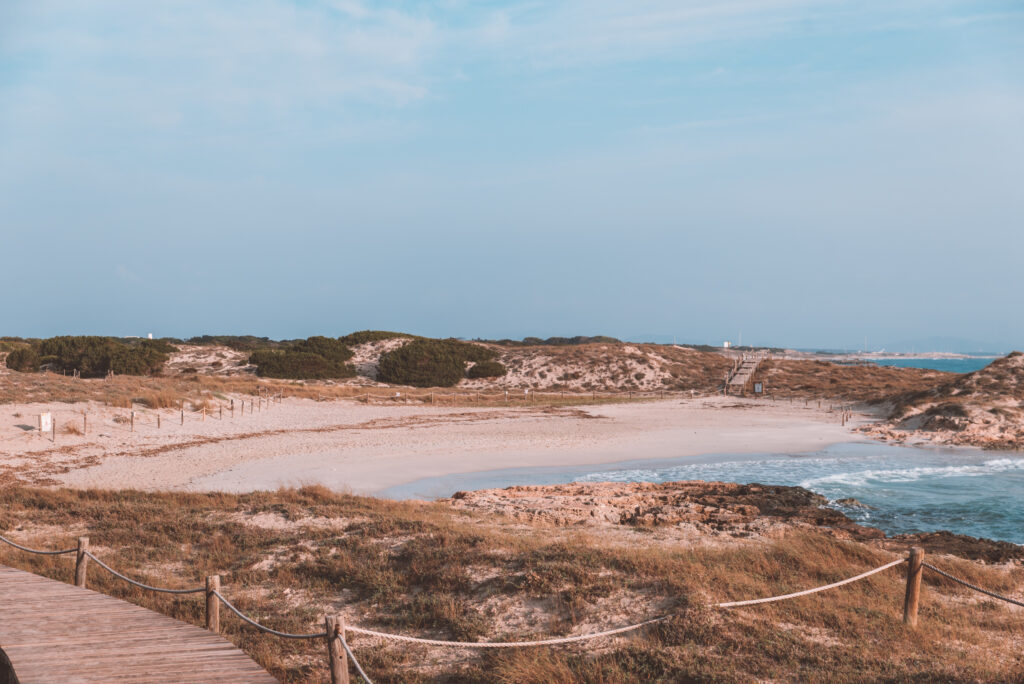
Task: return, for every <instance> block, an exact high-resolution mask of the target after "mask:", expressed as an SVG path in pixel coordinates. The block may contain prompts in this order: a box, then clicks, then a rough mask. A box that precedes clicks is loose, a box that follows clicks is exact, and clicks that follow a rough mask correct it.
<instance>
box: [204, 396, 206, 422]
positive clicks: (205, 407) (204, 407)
mask: <svg viewBox="0 0 1024 684" xmlns="http://www.w3.org/2000/svg"><path fill="white" fill-rule="evenodd" d="M203 401H205V399H204V400H203ZM203 422H204V423H205V422H206V404H203Z"/></svg>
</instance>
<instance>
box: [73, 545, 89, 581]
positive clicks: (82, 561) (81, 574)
mask: <svg viewBox="0 0 1024 684" xmlns="http://www.w3.org/2000/svg"><path fill="white" fill-rule="evenodd" d="M88 550H89V538H88V537H79V538H78V553H76V554H75V586H76V587H85V573H86V569H87V567H88V565H89V557H88V556H87V555H85V552H86V551H88Z"/></svg>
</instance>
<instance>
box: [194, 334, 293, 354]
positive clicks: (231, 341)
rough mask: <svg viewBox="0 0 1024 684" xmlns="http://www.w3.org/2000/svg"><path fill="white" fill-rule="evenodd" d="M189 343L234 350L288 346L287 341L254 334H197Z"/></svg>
mask: <svg viewBox="0 0 1024 684" xmlns="http://www.w3.org/2000/svg"><path fill="white" fill-rule="evenodd" d="M188 343H189V344H198V345H203V346H213V345H220V346H224V347H230V348H231V349H234V350H235V351H255V350H257V349H283V348H286V347H289V346H290V343H288V342H279V341H277V340H272V339H270V338H268V337H256V336H255V335H199V336H197V337H190V338H189V339H188Z"/></svg>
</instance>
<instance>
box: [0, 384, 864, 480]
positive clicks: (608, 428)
mask: <svg viewBox="0 0 1024 684" xmlns="http://www.w3.org/2000/svg"><path fill="white" fill-rule="evenodd" d="M44 411H51V412H53V414H54V420H55V422H56V424H57V434H56V436H55V440H56V441H55V442H51V441H50V436H49V435H39V434H38V432H37V431H36V430H34V429H31V426H32V425H33V424H34V423H35V422H36V416H37V415H38V414H39V413H41V412H44ZM83 412H87V414H88V418H87V421H88V434H86V435H77V434H68V433H67V432H66V429H67V428H66V427H65V426H72V427H71V429H72V430H73V429H74V428H73V426H75V425H78V424H81V423H82V422H83V418H82V413H83ZM158 413H159V414H160V421H159V427H157V418H156V416H157V414H158ZM0 416H2V417H3V425H2V430H0V467H2V468H3V474H4V476H5V477H14V478H17V479H18V480H20V481H24V482H34V483H38V484H51V485H62V486H70V487H76V488H89V487H102V488H137V489H144V490H168V489H170V490H194V491H210V490H223V491H233V492H242V491H255V490H265V489H275V488H277V487H281V486H293V485H303V484H313V483H316V484H322V485H325V486H327V487H330V488H332V489H336V490H348V491H353V492H357V493H374V492H379V491H380V490H383V489H386V488H388V487H393V486H396V485H400V484H404V483H407V482H411V481H415V480H418V479H421V478H426V477H438V476H442V475H448V474H455V473H466V472H475V471H482V470H492V469H500V468H513V467H539V466H575V465H588V464H601V463H611V462H617V461H624V460H633V459H657V458H684V457H689V456H694V457H696V456H699V455H707V454H722V453H729V454H742V453H757V452H803V451H810V450H814V449H818V448H821V447H822V446H826V445H828V444H833V443H836V442H844V441H858V440H862V439H864V437H863V436H862V435H860V434H858V433H856V432H853V430H854V429H855V428H856V427H858V426H859V425H863V424H865V423H868V422H871V420H873V418H872V417H871V416H870V415H868V414H857V415H856V416H855V418H854V419H853V420H852V421H849V422H848V423H847V424H846V425H845V426H843V425H842V424H841V419H840V415H839V413H838V412H835V413H833V412H830V411H829V406H828V404H823V405H822V406H821V407H820V408H819V407H818V404H817V402H814V401H811V402H809V403H807V404H806V405H805V402H803V401H800V402H794V403H789V402H777V403H776V402H770V401H763V400H762V401H753V400H743V399H736V398H732V397H710V398H697V399H692V400H690V399H686V400H680V399H672V400H665V401H654V402H643V403H622V404H605V405H599V406H587V407H572V408H552V407H536V408H533V407H526V408H511V409H506V408H503V407H502V408H494V407H491V408H465V407H429V406H423V405H408V406H405V405H394V406H377V405H369V406H367V405H365V404H359V403H355V402H349V401H336V402H315V401H311V400H304V399H285V400H284V401H283V402H281V403H275V404H273V405H271V406H270V407H269V408H266V407H265V408H264V409H263V410H262V411H259V412H257V413H248V412H247V413H246V414H245V415H244V416H243V415H237V416H235V417H233V418H232V417H230V416H229V415H228V414H224V416H223V417H222V418H221V417H219V416H217V415H215V414H212V413H211V414H210V415H208V416H207V417H206V419H205V420H203V419H202V417H201V415H199V414H189V413H187V412H186V416H185V421H184V424H182V423H181V416H180V413H179V412H177V411H173V410H165V411H160V412H157V411H145V412H137V413H136V418H135V426H134V431H132V428H131V425H130V417H126V416H129V414H128V412H127V411H125V410H124V409H114V408H108V407H104V406H102V405H97V404H88V405H85V404H72V405H67V404H57V405H45V404H21V405H17V404H15V405H7V406H5V407H4V411H3V413H2V414H0Z"/></svg>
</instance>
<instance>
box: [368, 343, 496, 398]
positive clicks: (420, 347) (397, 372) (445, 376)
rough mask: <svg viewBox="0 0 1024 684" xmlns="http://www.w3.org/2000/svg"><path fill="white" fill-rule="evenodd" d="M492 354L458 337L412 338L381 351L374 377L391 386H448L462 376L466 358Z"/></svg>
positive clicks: (486, 359)
mask: <svg viewBox="0 0 1024 684" xmlns="http://www.w3.org/2000/svg"><path fill="white" fill-rule="evenodd" d="M494 357H495V353H494V352H493V351H491V350H490V349H488V348H486V347H483V346H480V345H478V344H470V343H468V342H461V341H459V340H428V339H419V340H413V341H412V342H410V343H408V344H406V345H403V346H401V347H398V348H397V349H393V350H391V351H389V352H386V353H384V354H381V357H380V366H379V369H378V371H377V379H378V380H380V381H381V382H388V383H391V384H394V385H411V386H413V387H451V386H452V385H457V384H458V383H459V381H460V380H462V378H463V377H465V374H466V362H467V361H475V362H478V363H479V362H481V361H488V360H490V359H492V358H494Z"/></svg>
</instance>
